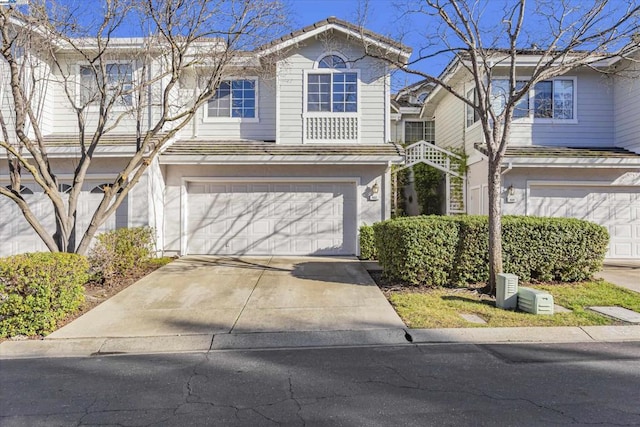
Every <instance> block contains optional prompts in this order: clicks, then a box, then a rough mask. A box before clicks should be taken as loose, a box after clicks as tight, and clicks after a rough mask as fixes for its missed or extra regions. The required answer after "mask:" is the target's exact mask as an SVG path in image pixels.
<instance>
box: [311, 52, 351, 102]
mask: <svg viewBox="0 0 640 427" xmlns="http://www.w3.org/2000/svg"><path fill="white" fill-rule="evenodd" d="M306 84H307V105H306V107H307V112H310V113H357V112H358V73H357V72H356V71H351V70H349V67H348V66H347V63H346V61H345V60H344V58H342V57H341V56H339V55H336V54H328V55H325V56H323V57H321V58H320V59H319V60H318V61H317V62H316V70H314V71H313V72H310V73H308V74H307V82H306Z"/></svg>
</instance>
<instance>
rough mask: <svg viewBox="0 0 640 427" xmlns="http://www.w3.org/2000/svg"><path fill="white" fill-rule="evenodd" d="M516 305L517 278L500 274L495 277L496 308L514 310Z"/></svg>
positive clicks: (507, 274) (512, 275) (513, 275)
mask: <svg viewBox="0 0 640 427" xmlns="http://www.w3.org/2000/svg"><path fill="white" fill-rule="evenodd" d="M517 305H518V276H516V275H515V274H509V273H500V274H498V275H497V277H496V307H498V308H505V309H509V308H513V309H514V308H516V307H517Z"/></svg>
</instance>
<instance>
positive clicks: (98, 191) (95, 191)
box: [91, 183, 111, 194]
mask: <svg viewBox="0 0 640 427" xmlns="http://www.w3.org/2000/svg"><path fill="white" fill-rule="evenodd" d="M109 187H111V184H108V183H104V184H100V185H97V186H95V187H94V188H93V189H92V190H91V194H101V193H104V191H105V190H106V189H107V188H109Z"/></svg>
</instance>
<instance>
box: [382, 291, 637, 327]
mask: <svg viewBox="0 0 640 427" xmlns="http://www.w3.org/2000/svg"><path fill="white" fill-rule="evenodd" d="M527 286H531V285H527ZM531 287H534V288H537V289H544V290H546V291H548V292H550V293H551V294H552V295H553V299H554V302H555V303H556V304H558V305H561V306H564V307H566V308H569V309H571V310H573V312H571V313H557V314H554V315H553V316H549V315H546V316H545V315H533V314H528V313H523V312H517V311H508V310H502V309H498V308H496V307H495V300H493V299H491V298H489V297H487V296H481V295H479V294H477V293H475V292H469V291H465V290H459V289H434V290H430V291H426V292H425V291H416V292H413V291H411V290H410V289H409V290H407V289H405V290H402V291H395V292H391V293H389V295H388V298H389V300H390V301H391V303H392V304H393V306H394V307H395V309H396V311H397V312H398V314H399V315H400V317H401V318H402V320H404V322H405V323H406V324H407V326H409V327H410V328H466V327H480V328H481V327H509V326H587V325H611V324H615V323H616V321H615V320H613V319H611V318H608V317H605V316H602V315H599V314H596V313H594V312H592V311H589V310H587V309H586V307H589V306H598V305H600V306H613V305H617V306H620V307H625V308H628V309H631V310H635V311H638V312H640V294H638V293H636V292H633V291H630V290H627V289H622V288H619V287H617V286H615V285H612V284H611V283H607V282H604V281H595V282H583V283H575V284H558V285H548V284H547V285H533V286H531ZM461 313H467V314H475V315H478V316H480V317H481V318H483V319H484V320H485V321H486V322H487V324H486V325H485V324H475V323H471V322H468V321H466V320H464V319H463V318H462V317H460V314H461Z"/></svg>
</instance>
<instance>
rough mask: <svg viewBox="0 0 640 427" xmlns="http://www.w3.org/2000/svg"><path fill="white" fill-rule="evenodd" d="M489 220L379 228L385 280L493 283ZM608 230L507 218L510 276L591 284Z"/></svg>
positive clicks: (423, 221) (422, 221) (412, 221)
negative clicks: (491, 276)
mask: <svg viewBox="0 0 640 427" xmlns="http://www.w3.org/2000/svg"><path fill="white" fill-rule="evenodd" d="M488 230H489V227H488V219H487V217H486V216H456V217H437V216H432V217H412V218H398V219H394V220H389V221H384V222H382V223H378V224H375V225H374V234H375V236H374V238H375V244H376V249H377V251H378V260H379V262H380V265H381V266H382V268H383V269H384V271H385V275H387V276H388V277H390V278H392V279H397V280H401V281H403V282H406V283H408V284H413V285H420V284H428V285H433V286H441V285H446V284H448V285H466V284H468V283H478V282H486V281H487V280H488V279H489V249H488V241H489V231H488ZM608 242H609V234H608V232H607V230H606V228H604V227H602V226H599V225H597V224H594V223H591V222H588V221H583V220H578V219H572V218H541V217H528V216H505V217H504V218H503V219H502V248H503V261H504V264H503V267H504V271H505V272H508V273H513V274H516V275H518V276H519V278H520V280H521V281H524V282H528V281H550V280H558V281H563V282H572V281H581V280H586V279H589V278H591V277H592V276H593V274H594V273H595V272H597V271H599V270H600V269H601V268H602V263H603V261H604V255H605V253H606V250H607V244H608Z"/></svg>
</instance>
